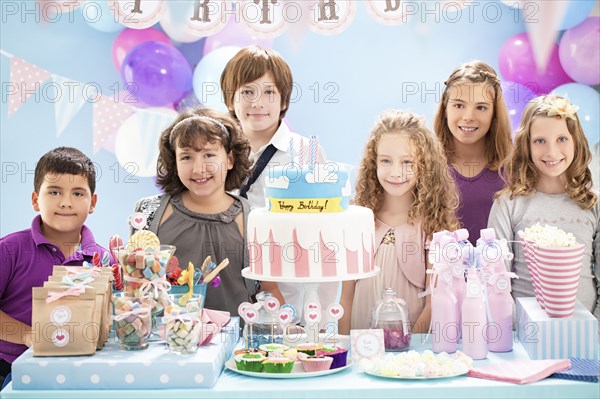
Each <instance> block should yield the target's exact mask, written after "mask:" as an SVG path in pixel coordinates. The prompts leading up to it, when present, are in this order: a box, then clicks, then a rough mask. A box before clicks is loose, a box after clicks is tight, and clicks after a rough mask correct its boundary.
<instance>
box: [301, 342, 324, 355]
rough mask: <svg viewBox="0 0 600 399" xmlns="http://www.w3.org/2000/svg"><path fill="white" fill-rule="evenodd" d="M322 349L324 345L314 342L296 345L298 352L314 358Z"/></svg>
mask: <svg viewBox="0 0 600 399" xmlns="http://www.w3.org/2000/svg"><path fill="white" fill-rule="evenodd" d="M322 347H323V345H321V344H317V343H314V342H304V343H301V344H298V345H296V350H298V352H302V353H306V354H307V355H309V356H314V355H315V354H316V353H317V350H319V349H321V348H322Z"/></svg>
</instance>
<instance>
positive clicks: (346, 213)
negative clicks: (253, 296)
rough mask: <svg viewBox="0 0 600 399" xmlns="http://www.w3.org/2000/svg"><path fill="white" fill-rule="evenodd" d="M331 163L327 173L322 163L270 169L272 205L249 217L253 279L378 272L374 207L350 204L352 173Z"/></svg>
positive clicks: (320, 278) (343, 277)
mask: <svg viewBox="0 0 600 399" xmlns="http://www.w3.org/2000/svg"><path fill="white" fill-rule="evenodd" d="M327 165H329V170H328V171H327V173H319V172H318V170H317V169H318V168H319V166H318V165H316V167H314V168H311V167H308V166H307V167H297V168H295V169H294V170H291V169H290V168H289V166H288V167H286V168H274V170H271V171H269V172H270V173H269V175H268V176H267V177H266V181H265V183H266V195H267V201H268V204H269V207H267V208H259V209H254V210H252V212H250V215H249V217H248V245H249V250H250V268H249V269H250V273H251V275H252V277H253V278H257V279H259V280H265V281H286V280H296V281H298V280H304V281H339V280H351V279H355V278H360V277H361V276H364V275H365V274H370V273H374V269H375V267H374V264H373V251H374V231H375V226H374V217H373V212H372V211H371V210H370V209H368V208H364V207H361V206H355V205H347V201H348V198H349V191H350V188H349V182H348V178H349V177H348V173H347V172H346V171H345V170H343V169H341V168H339V167H338V166H336V167H331V165H332V164H331V163H329V164H327ZM319 176H321V177H322V178H320V177H319ZM299 188H300V189H299ZM331 204H335V206H331Z"/></svg>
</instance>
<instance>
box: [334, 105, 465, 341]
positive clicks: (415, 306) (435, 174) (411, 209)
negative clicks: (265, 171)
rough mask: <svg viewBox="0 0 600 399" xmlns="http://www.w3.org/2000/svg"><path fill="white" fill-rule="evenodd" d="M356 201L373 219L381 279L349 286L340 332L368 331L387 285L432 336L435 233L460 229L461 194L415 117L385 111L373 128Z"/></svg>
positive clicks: (420, 329) (415, 328) (415, 323)
mask: <svg viewBox="0 0 600 399" xmlns="http://www.w3.org/2000/svg"><path fill="white" fill-rule="evenodd" d="M356 191H357V193H356V197H355V199H354V203H355V204H357V205H361V206H365V207H367V208H370V209H371V210H372V211H373V213H374V214H375V236H376V237H375V242H376V245H377V248H376V251H375V264H376V265H377V266H379V267H380V269H381V271H380V273H379V275H378V276H376V277H374V278H371V279H365V280H359V281H349V282H344V284H343V287H342V299H341V303H342V306H344V308H345V309H346V311H345V315H344V317H343V318H342V319H341V320H340V325H339V329H340V332H341V333H342V334H344V333H348V331H349V330H350V328H352V329H360V328H368V327H369V325H368V321H370V320H371V310H372V307H373V305H374V304H375V303H376V302H377V301H378V300H380V299H382V293H383V290H384V289H385V288H389V287H391V288H393V289H394V290H396V292H397V293H398V295H399V296H400V297H401V298H403V299H404V301H405V302H406V303H407V306H408V310H409V320H410V322H411V323H412V325H413V331H415V332H427V331H428V329H429V323H430V319H431V305H430V299H429V298H430V297H429V296H428V297H427V299H425V298H423V297H419V294H420V293H422V292H423V291H424V290H425V287H427V286H428V284H429V282H428V278H429V277H426V270H427V269H428V268H431V265H430V264H429V262H428V260H427V251H428V248H429V242H430V240H431V237H432V235H433V233H435V232H436V231H441V230H455V229H457V228H458V227H459V223H458V220H457V219H456V216H455V211H456V208H457V207H458V193H457V190H456V187H455V184H454V180H453V179H452V177H451V175H450V173H449V170H448V164H447V161H446V157H445V156H444V152H443V149H442V146H441V144H440V143H439V141H438V140H437V138H436V137H435V135H434V134H433V133H432V132H431V131H429V129H427V127H426V126H425V122H424V121H423V120H422V119H421V118H419V117H418V116H416V115H415V114H412V113H410V112H405V111H400V110H391V111H386V112H384V113H383V114H382V115H381V116H380V117H379V119H378V120H377V122H376V123H375V126H374V127H373V129H372V131H371V136H370V137H369V141H368V142H367V145H366V148H365V152H364V156H363V159H362V161H361V165H360V171H359V177H358V182H357V187H356Z"/></svg>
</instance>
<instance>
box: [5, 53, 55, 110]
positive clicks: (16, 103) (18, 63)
mask: <svg viewBox="0 0 600 399" xmlns="http://www.w3.org/2000/svg"><path fill="white" fill-rule="evenodd" d="M50 75H51V73H50V72H48V71H46V70H45V69H42V68H40V67H37V66H35V65H33V64H30V63H29V62H27V61H24V60H22V59H20V58H19V57H15V56H13V57H12V58H11V60H10V85H9V86H10V88H9V90H8V96H9V100H8V117H9V118H10V117H12V116H13V115H14V114H15V112H17V110H18V109H19V108H20V107H21V105H23V103H25V101H27V100H28V99H29V97H30V96H31V95H32V94H34V93H36V92H37V91H38V90H39V89H40V87H41V85H42V83H44V82H45V81H46V80H48V78H49V77H50Z"/></svg>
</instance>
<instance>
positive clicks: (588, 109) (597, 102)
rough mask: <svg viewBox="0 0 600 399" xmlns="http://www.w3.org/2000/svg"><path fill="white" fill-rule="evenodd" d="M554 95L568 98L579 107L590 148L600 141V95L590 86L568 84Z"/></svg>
mask: <svg viewBox="0 0 600 399" xmlns="http://www.w3.org/2000/svg"><path fill="white" fill-rule="evenodd" d="M552 94H556V95H559V96H562V97H568V98H569V101H571V103H572V104H573V105H577V106H578V107H579V111H577V115H578V116H579V121H580V122H581V126H582V127H583V131H584V133H585V136H586V137H587V139H588V143H589V144H590V147H591V146H593V145H594V144H596V143H597V142H598V141H600V95H599V94H598V92H597V91H596V90H594V89H593V88H591V87H590V86H586V85H584V84H581V83H567V84H565V85H562V86H558V87H557V88H556V89H554V90H552Z"/></svg>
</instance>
